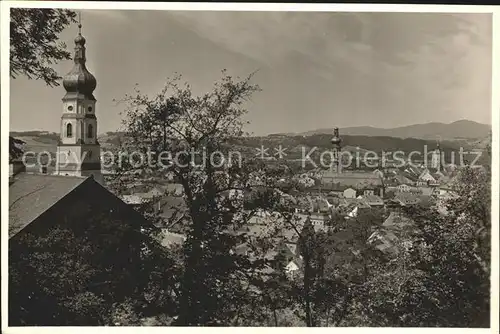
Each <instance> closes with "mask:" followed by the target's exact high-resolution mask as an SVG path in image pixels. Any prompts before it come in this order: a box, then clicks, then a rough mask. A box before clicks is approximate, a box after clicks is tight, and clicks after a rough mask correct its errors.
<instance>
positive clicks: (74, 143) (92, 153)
mask: <svg viewBox="0 0 500 334" xmlns="http://www.w3.org/2000/svg"><path fill="white" fill-rule="evenodd" d="M78 28H79V32H78V35H77V36H76V38H75V40H74V42H75V48H74V50H75V51H74V56H73V62H74V65H73V69H72V70H71V71H70V72H69V73H68V74H66V75H65V76H64V77H63V87H64V89H65V90H66V94H65V95H64V97H63V99H62V103H63V113H62V116H61V129H60V138H59V145H58V147H57V153H58V154H57V159H58V161H57V173H58V174H60V175H72V176H90V175H93V176H94V178H95V179H96V180H97V181H98V182H100V181H102V174H101V161H100V155H101V148H100V145H99V142H98V141H97V117H96V112H95V110H96V109H95V106H96V99H95V97H94V90H95V89H96V87H97V80H96V78H95V77H94V75H93V74H92V73H90V72H89V70H88V69H87V67H86V60H87V59H86V56H85V51H86V48H85V43H86V40H85V38H84V37H83V36H82V34H81V24H79V25H78Z"/></svg>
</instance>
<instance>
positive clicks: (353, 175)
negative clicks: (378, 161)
mask: <svg viewBox="0 0 500 334" xmlns="http://www.w3.org/2000/svg"><path fill="white" fill-rule="evenodd" d="M321 181H322V185H323V187H325V186H326V185H328V186H329V187H331V189H328V190H336V189H339V190H343V189H346V188H347V187H353V188H357V189H365V188H373V187H378V186H381V185H382V179H381V178H380V177H379V176H378V175H376V174H373V173H361V172H344V173H335V172H330V171H323V172H322V173H321ZM325 188H326V187H325Z"/></svg>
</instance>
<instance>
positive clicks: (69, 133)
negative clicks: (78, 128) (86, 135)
mask: <svg viewBox="0 0 500 334" xmlns="http://www.w3.org/2000/svg"><path fill="white" fill-rule="evenodd" d="M72 136H73V126H72V125H71V123H68V124H67V125H66V137H72Z"/></svg>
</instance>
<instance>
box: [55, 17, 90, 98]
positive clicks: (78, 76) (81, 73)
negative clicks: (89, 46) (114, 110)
mask: <svg viewBox="0 0 500 334" xmlns="http://www.w3.org/2000/svg"><path fill="white" fill-rule="evenodd" d="M81 28H82V25H81V24H78V30H79V31H78V36H76V38H75V55H74V57H73V60H74V62H75V64H74V66H73V69H72V70H71V71H70V72H69V73H68V74H66V75H65V76H64V78H63V86H64V89H66V92H67V94H66V96H65V98H75V97H77V98H82V99H90V100H95V98H94V95H93V93H94V90H95V88H96V86H97V81H96V79H95V77H94V76H93V75H92V73H90V72H89V71H88V70H87V67H86V66H85V62H86V58H85V38H84V37H83V36H82V34H81Z"/></svg>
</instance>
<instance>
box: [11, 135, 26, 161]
mask: <svg viewBox="0 0 500 334" xmlns="http://www.w3.org/2000/svg"><path fill="white" fill-rule="evenodd" d="M24 144H26V143H25V142H24V141H22V140H21V139H17V138H14V137H12V136H9V162H12V161H13V160H17V159H19V158H21V157H22V155H23V148H22V146H23V145H24Z"/></svg>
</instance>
